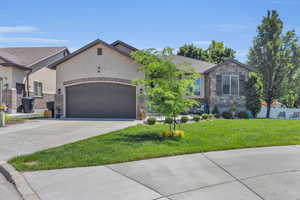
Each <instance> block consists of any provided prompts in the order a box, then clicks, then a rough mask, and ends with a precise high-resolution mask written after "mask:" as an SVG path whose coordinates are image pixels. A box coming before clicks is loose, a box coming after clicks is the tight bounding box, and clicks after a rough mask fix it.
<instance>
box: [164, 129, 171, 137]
mask: <svg viewBox="0 0 300 200" xmlns="http://www.w3.org/2000/svg"><path fill="white" fill-rule="evenodd" d="M162 136H163V137H170V136H171V134H170V131H169V130H163V132H162Z"/></svg>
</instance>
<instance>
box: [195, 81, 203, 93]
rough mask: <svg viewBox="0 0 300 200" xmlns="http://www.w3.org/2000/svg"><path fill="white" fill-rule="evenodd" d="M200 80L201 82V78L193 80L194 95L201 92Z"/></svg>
mask: <svg viewBox="0 0 300 200" xmlns="http://www.w3.org/2000/svg"><path fill="white" fill-rule="evenodd" d="M201 82H202V79H201V78H198V79H196V80H195V83H194V84H195V88H194V95H196V96H200V94H201Z"/></svg>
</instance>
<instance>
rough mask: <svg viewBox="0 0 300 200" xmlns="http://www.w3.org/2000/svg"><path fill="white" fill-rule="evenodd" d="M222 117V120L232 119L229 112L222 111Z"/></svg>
mask: <svg viewBox="0 0 300 200" xmlns="http://www.w3.org/2000/svg"><path fill="white" fill-rule="evenodd" d="M222 117H223V118H224V119H232V113H231V112H229V111H224V112H223V113H222Z"/></svg>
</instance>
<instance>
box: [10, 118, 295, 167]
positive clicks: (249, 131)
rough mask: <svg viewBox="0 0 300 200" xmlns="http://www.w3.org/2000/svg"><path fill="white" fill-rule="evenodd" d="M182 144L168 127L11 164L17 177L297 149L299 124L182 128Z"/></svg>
mask: <svg viewBox="0 0 300 200" xmlns="http://www.w3.org/2000/svg"><path fill="white" fill-rule="evenodd" d="M180 126H181V127H180V128H181V129H182V130H184V131H185V135H186V136H185V137H184V138H182V139H165V138H162V137H161V132H162V131H163V130H164V129H168V126H167V125H154V126H149V125H137V126H133V127H129V128H126V129H122V130H119V131H114V132H111V133H108V134H105V135H100V136H96V137H93V138H89V139H85V140H82V141H78V142H75V143H70V144H67V145H63V146H60V147H56V148H52V149H48V150H45V151H40V152H37V153H34V154H31V155H26V156H20V157H16V158H13V159H12V160H10V161H9V163H11V164H12V165H13V166H14V167H15V168H16V169H17V170H19V171H32V170H46V169H57V168H69V167H83V166H93V165H104V164H112V163H119V162H126V161H133V160H140V159H147V158H154V157H162V156H172V155H179V154H187V153H196V152H207V151H216V150H226V149H237V148H249V147H263V146H278V145H295V144H300V122H299V121H297V120H279V119H251V120H223V119H220V120H214V121H200V122H195V123H188V124H182V125H180Z"/></svg>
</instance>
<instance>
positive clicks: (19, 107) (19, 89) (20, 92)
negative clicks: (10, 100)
mask: <svg viewBox="0 0 300 200" xmlns="http://www.w3.org/2000/svg"><path fill="white" fill-rule="evenodd" d="M16 90H17V112H22V111H23V106H22V98H23V97H25V96H26V91H25V84H23V83H17V84H16Z"/></svg>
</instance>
